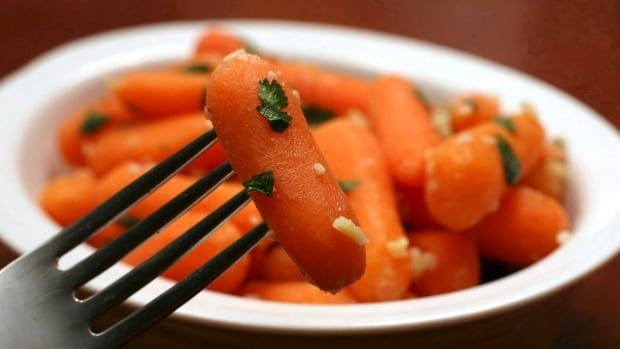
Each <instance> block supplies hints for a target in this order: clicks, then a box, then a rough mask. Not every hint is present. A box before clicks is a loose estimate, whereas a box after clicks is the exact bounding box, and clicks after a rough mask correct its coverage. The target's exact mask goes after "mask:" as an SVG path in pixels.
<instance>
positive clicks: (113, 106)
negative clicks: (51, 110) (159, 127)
mask: <svg viewBox="0 0 620 349" xmlns="http://www.w3.org/2000/svg"><path fill="white" fill-rule="evenodd" d="M133 118H134V116H133V114H132V113H131V112H130V111H129V109H128V108H127V107H126V106H125V105H124V104H123V103H122V102H121V101H120V100H119V99H118V98H115V97H114V96H111V97H106V98H105V99H103V100H101V101H98V102H95V103H91V104H90V105H88V106H86V107H85V108H82V109H80V110H78V111H77V112H75V113H74V114H73V115H71V116H70V117H69V118H67V119H65V120H64V121H63V123H62V124H61V126H60V129H59V131H58V138H57V143H58V147H59V148H60V153H61V154H62V156H63V158H64V160H65V161H67V162H68V163H69V164H70V165H72V166H79V165H83V164H84V162H85V161H84V147H85V145H86V143H87V142H88V141H90V140H93V139H94V138H95V137H97V136H99V135H101V134H102V132H105V130H108V129H109V128H110V127H111V126H112V125H115V124H118V123H120V122H126V121H130V120H132V119H133Z"/></svg>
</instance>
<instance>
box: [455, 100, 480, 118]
mask: <svg viewBox="0 0 620 349" xmlns="http://www.w3.org/2000/svg"><path fill="white" fill-rule="evenodd" d="M475 108H476V107H475V104H473V103H461V105H459V106H458V107H457V108H456V114H457V115H459V116H469V115H471V114H473V113H474V110H475Z"/></svg>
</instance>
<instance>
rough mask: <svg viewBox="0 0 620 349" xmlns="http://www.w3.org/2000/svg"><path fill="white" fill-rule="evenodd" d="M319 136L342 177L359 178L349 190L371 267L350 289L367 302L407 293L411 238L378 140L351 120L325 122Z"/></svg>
mask: <svg viewBox="0 0 620 349" xmlns="http://www.w3.org/2000/svg"><path fill="white" fill-rule="evenodd" d="M314 137H315V139H316V141H317V143H318V145H319V149H321V152H322V153H323V155H324V156H325V159H326V160H327V164H328V165H329V166H330V167H331V168H332V170H333V171H334V174H335V175H336V177H338V178H340V179H343V180H348V181H358V183H359V184H358V185H357V187H354V188H353V189H351V190H349V191H348V192H347V194H348V196H349V199H350V200H351V205H352V206H353V209H354V210H355V213H356V214H357V217H358V219H359V222H360V227H361V228H362V229H363V230H364V232H365V233H366V236H367V237H368V239H369V243H368V245H366V272H365V273H364V275H363V276H362V278H361V279H360V280H359V281H357V282H356V283H354V284H353V285H351V286H349V287H348V290H349V291H351V294H352V295H353V296H355V297H356V298H357V299H358V300H360V301H365V302H374V301H385V300H393V299H399V298H403V297H404V295H405V294H406V293H407V291H408V289H409V283H410V282H411V270H410V263H409V259H408V258H407V252H406V251H407V250H406V249H407V237H406V234H405V231H404V229H403V227H402V224H401V222H400V219H399V216H398V208H397V205H396V198H395V196H394V188H393V184H392V180H391V178H390V174H389V170H388V167H387V164H386V161H385V159H384V157H383V153H382V152H381V148H380V146H379V143H378V141H377V139H376V138H375V137H374V136H373V135H372V133H370V131H368V130H367V129H364V128H362V127H360V126H358V125H357V124H355V123H354V122H353V121H350V120H346V119H337V120H334V121H330V122H327V123H325V124H323V125H322V126H320V127H319V128H318V129H316V130H315V132H314Z"/></svg>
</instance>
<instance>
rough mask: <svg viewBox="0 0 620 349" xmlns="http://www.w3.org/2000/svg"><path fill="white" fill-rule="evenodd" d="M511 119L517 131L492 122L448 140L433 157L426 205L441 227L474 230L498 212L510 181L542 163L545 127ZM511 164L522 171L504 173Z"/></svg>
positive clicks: (525, 118)
mask: <svg viewBox="0 0 620 349" xmlns="http://www.w3.org/2000/svg"><path fill="white" fill-rule="evenodd" d="M510 120H511V121H510V125H512V126H511V127H510V129H512V131H510V130H508V129H507V127H504V126H502V125H501V124H499V123H496V122H487V123H484V124H481V125H479V126H476V127H472V128H470V129H468V130H466V131H463V132H460V133H459V134H457V135H454V136H452V137H450V138H448V139H446V140H445V141H443V142H442V143H441V144H440V145H439V146H437V147H436V148H435V149H433V150H432V151H431V152H430V153H429V156H428V159H427V162H426V183H425V188H424V190H425V200H426V204H427V207H428V209H429V212H430V213H431V215H432V216H433V218H434V219H435V220H436V221H437V222H438V223H440V224H442V225H443V226H445V227H447V228H450V229H451V230H464V229H467V228H469V227H471V226H473V225H474V224H476V223H477V222H478V221H480V219H482V217H484V216H485V215H486V214H488V213H489V212H490V211H492V210H494V209H495V208H497V206H498V205H499V200H500V198H501V196H502V195H503V194H504V192H505V190H506V187H507V182H508V181H510V182H511V183H509V184H511V185H513V184H515V183H516V182H517V181H518V180H520V179H521V178H522V177H523V176H524V175H525V174H527V173H528V172H529V171H530V170H531V168H532V166H533V164H535V163H536V161H537V160H538V158H539V156H540V153H541V150H542V147H543V142H544V134H543V132H542V128H541V127H540V125H539V124H538V123H537V122H536V121H535V120H534V119H532V118H530V117H528V116H518V117H513V118H510ZM513 132H514V133H513ZM504 142H505V143H504ZM502 143H504V144H503V145H504V146H505V147H508V148H510V149H511V150H512V155H514V156H511V155H510V154H508V153H506V152H505V151H506V149H505V148H502V147H501V145H502ZM502 149H503V150H502ZM502 151H504V153H502ZM502 154H503V155H502ZM508 160H516V161H518V164H519V165H517V166H518V168H515V167H510V168H504V167H505V166H506V165H507V164H512V165H514V163H515V162H516V161H512V162H511V161H508Z"/></svg>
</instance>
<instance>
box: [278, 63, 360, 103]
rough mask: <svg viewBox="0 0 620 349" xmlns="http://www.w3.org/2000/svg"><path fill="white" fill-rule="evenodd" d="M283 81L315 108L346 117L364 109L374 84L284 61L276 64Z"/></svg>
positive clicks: (314, 67) (315, 67)
mask: <svg viewBox="0 0 620 349" xmlns="http://www.w3.org/2000/svg"><path fill="white" fill-rule="evenodd" d="M273 64H274V66H275V67H276V69H277V70H279V71H280V72H282V79H283V80H284V81H286V82H287V83H289V84H290V86H291V87H292V88H294V89H297V91H299V94H300V95H301V100H302V101H303V102H304V103H306V104H308V105H311V106H315V107H321V108H325V109H328V110H330V111H332V112H334V113H337V114H338V113H340V114H344V113H346V112H347V111H348V110H350V109H357V110H364V109H365V107H366V101H367V100H368V92H369V87H370V83H368V82H367V81H364V80H361V79H359V78H356V77H354V76H351V75H346V74H342V73H336V72H333V71H329V70H325V69H321V68H319V67H317V66H314V65H310V64H303V63H291V62H284V61H275V62H273Z"/></svg>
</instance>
